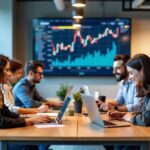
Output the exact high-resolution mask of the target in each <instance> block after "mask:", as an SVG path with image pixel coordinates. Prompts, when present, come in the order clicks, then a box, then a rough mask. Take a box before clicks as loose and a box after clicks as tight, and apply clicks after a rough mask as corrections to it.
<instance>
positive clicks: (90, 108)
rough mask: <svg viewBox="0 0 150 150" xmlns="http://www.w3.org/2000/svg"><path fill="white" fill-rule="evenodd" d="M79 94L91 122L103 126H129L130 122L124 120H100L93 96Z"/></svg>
mask: <svg viewBox="0 0 150 150" xmlns="http://www.w3.org/2000/svg"><path fill="white" fill-rule="evenodd" d="M81 96H82V99H83V102H84V104H85V107H86V109H87V113H88V116H89V118H90V120H91V121H92V123H95V124H97V125H100V126H102V127H105V128H112V127H127V126H130V124H129V123H128V122H125V121H118V122H119V123H118V122H117V124H116V123H113V122H111V121H106V120H102V118H101V116H100V112H99V110H98V107H97V105H96V102H95V99H94V96H91V95H86V94H81Z"/></svg>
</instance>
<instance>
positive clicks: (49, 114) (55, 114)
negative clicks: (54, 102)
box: [36, 113, 58, 117]
mask: <svg viewBox="0 0 150 150" xmlns="http://www.w3.org/2000/svg"><path fill="white" fill-rule="evenodd" d="M36 115H38V116H45V115H47V116H50V117H57V115H58V113H37V114H36Z"/></svg>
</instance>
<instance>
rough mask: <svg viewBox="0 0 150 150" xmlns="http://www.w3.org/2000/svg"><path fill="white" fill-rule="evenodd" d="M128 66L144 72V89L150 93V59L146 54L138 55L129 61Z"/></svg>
mask: <svg viewBox="0 0 150 150" xmlns="http://www.w3.org/2000/svg"><path fill="white" fill-rule="evenodd" d="M127 66H129V67H131V68H133V69H136V70H137V71H142V74H143V77H142V82H143V88H144V89H145V90H147V91H150V68H149V67H150V57H149V56H147V55H145V54H137V55H135V56H134V57H133V58H132V59H130V60H129V61H128V63H127Z"/></svg>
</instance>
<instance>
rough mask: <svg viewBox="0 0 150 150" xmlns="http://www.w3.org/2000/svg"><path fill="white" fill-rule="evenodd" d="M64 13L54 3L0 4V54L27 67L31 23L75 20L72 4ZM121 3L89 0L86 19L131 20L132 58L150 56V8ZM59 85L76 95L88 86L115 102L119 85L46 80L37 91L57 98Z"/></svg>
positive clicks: (102, 79)
mask: <svg viewBox="0 0 150 150" xmlns="http://www.w3.org/2000/svg"><path fill="white" fill-rule="evenodd" d="M64 4H65V9H64V10H63V11H59V10H57V8H56V6H55V4H54V1H53V0H0V53H3V54H5V55H7V56H9V57H10V58H12V57H14V58H17V59H19V60H21V61H22V62H23V63H25V62H26V61H27V60H30V59H33V54H32V48H33V45H32V44H33V43H32V20H33V19H34V18H46V17H47V18H72V6H71V0H64ZM122 4H123V1H122V0H88V1H87V5H86V7H85V8H84V17H85V18H131V21H132V29H131V56H133V55H135V54H137V53H145V54H147V55H149V56H150V11H149V10H150V5H147V7H149V8H146V10H144V9H140V8H137V9H136V10H123V9H122ZM60 83H64V84H66V83H68V84H69V85H74V91H76V90H78V88H79V87H80V86H81V85H83V84H85V85H88V86H89V89H90V92H91V93H92V94H94V91H99V92H100V94H102V95H106V96H107V97H112V98H115V96H116V94H117V90H118V86H119V85H118V83H117V82H116V81H115V79H114V77H113V76H89V77H87V76H57V77H56V76H46V77H44V78H43V79H42V81H41V84H39V85H38V86H37V87H38V89H39V90H40V91H41V94H42V95H43V96H44V97H54V96H55V94H56V91H57V90H58V88H59V86H60Z"/></svg>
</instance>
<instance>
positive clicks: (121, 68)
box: [100, 55, 143, 112]
mask: <svg viewBox="0 0 150 150" xmlns="http://www.w3.org/2000/svg"><path fill="white" fill-rule="evenodd" d="M129 59H130V57H129V56H128V55H116V56H115V58H114V65H113V74H114V75H115V78H116V80H117V81H118V82H121V83H120V89H119V91H118V94H117V97H116V98H115V100H113V101H110V102H108V103H101V105H100V109H102V110H104V111H108V110H117V111H123V112H127V111H128V112H133V111H141V110H142V106H143V97H138V96H137V95H138V94H137V91H136V86H135V84H134V83H133V82H132V81H131V80H129V75H128V72H127V68H126V63H127V62H128V60H129Z"/></svg>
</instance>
